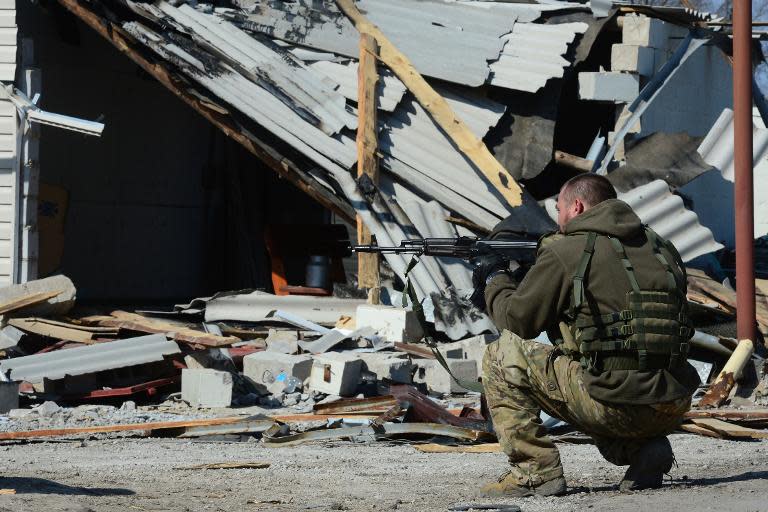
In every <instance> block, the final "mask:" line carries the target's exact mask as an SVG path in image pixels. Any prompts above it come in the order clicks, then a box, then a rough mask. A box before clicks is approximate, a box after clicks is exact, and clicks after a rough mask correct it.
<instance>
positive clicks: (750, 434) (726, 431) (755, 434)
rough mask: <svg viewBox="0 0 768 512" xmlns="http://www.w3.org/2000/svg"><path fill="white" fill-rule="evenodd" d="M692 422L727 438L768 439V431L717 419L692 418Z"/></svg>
mask: <svg viewBox="0 0 768 512" xmlns="http://www.w3.org/2000/svg"><path fill="white" fill-rule="evenodd" d="M690 421H691V423H693V424H694V425H698V426H700V427H703V428H707V429H709V430H712V431H714V432H717V433H718V434H720V435H723V436H727V437H739V438H749V439H768V430H758V429H754V428H749V427H742V426H741V425H735V424H733V423H728V422H726V421H722V420H718V419H715V418H692V419H691V420H690Z"/></svg>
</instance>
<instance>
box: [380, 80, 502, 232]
mask: <svg viewBox="0 0 768 512" xmlns="http://www.w3.org/2000/svg"><path fill="white" fill-rule="evenodd" d="M439 92H440V93H441V94H442V95H443V96H444V97H445V98H446V101H448V103H449V104H450V105H451V107H452V108H453V109H454V111H455V112H456V114H457V115H458V116H459V117H460V118H461V119H462V120H463V121H464V122H465V123H466V124H467V126H468V127H469V128H470V130H472V131H473V133H475V135H477V136H478V137H480V138H482V137H484V136H485V134H486V133H487V132H488V130H489V129H490V127H492V126H495V125H496V124H497V123H498V122H499V120H500V119H501V116H502V115H503V114H504V106H503V105H500V104H497V103H494V102H491V101H489V100H487V99H484V98H482V97H479V96H477V97H476V96H466V95H464V96H461V95H458V94H456V93H455V92H452V91H450V90H447V89H440V90H439ZM380 125H381V130H380V135H379V151H380V152H381V153H382V154H383V155H384V158H383V160H382V164H383V165H384V167H385V168H386V169H387V170H389V171H390V172H392V173H393V174H395V175H396V176H398V177H399V178H400V179H402V180H404V181H406V182H408V183H410V184H411V185H413V186H415V187H416V188H422V187H424V186H425V185H427V186H430V185H431V186H430V188H434V187H437V188H440V187H443V188H445V189H447V191H446V192H445V193H444V194H443V195H444V197H445V196H449V195H450V196H456V195H458V196H460V197H462V198H464V199H463V200H459V201H461V202H466V203H471V204H464V205H461V204H457V201H450V200H447V201H446V200H441V202H443V204H445V205H446V206H448V207H450V208H451V209H454V210H455V211H458V212H460V213H462V214H463V215H464V214H466V215H467V216H468V218H469V219H470V220H472V221H473V222H476V223H478V224H480V225H482V226H485V227H492V225H493V224H495V223H496V222H498V220H499V219H501V218H503V217H506V216H507V215H508V214H509V209H508V206H507V205H506V203H505V202H504V201H503V200H502V199H500V198H499V197H498V195H497V194H496V193H495V192H494V191H493V188H492V186H491V185H490V184H489V183H488V181H487V180H486V179H485V177H483V176H481V175H480V174H479V173H478V171H477V169H476V168H475V166H474V165H472V164H471V163H470V162H469V161H467V160H466V159H465V158H464V157H463V156H462V155H461V154H460V153H459V152H458V151H457V150H456V148H455V147H454V146H453V144H452V143H451V142H450V141H449V140H448V139H447V138H446V136H445V134H444V133H443V132H442V130H440V128H439V127H438V126H437V125H436V124H435V122H434V121H433V120H432V118H431V117H430V115H429V114H428V113H427V112H426V111H425V110H424V109H423V108H422V107H421V106H420V105H419V104H418V103H417V102H416V101H415V100H413V98H412V97H410V96H406V99H405V100H403V101H402V102H401V103H400V105H399V106H398V108H397V109H396V110H395V111H394V112H393V113H392V114H391V115H388V116H383V115H382V116H381V120H380ZM438 196H439V194H435V197H438ZM477 208H480V209H482V210H484V211H485V213H483V212H480V211H476V210H477ZM462 210H464V211H462ZM488 214H490V215H488Z"/></svg>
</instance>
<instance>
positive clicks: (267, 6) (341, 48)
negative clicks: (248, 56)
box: [224, 0, 515, 87]
mask: <svg viewBox="0 0 768 512" xmlns="http://www.w3.org/2000/svg"><path fill="white" fill-rule="evenodd" d="M357 6H358V8H359V9H360V10H361V11H362V12H363V13H364V14H365V15H366V16H367V17H368V19H370V20H371V21H372V22H373V23H375V24H376V25H377V26H378V27H379V28H380V29H381V31H382V32H383V33H384V34H385V35H386V36H387V37H388V38H389V39H390V40H391V41H392V43H393V44H394V45H395V46H397V48H399V49H400V50H401V51H402V52H403V53H404V54H405V55H407V56H408V58H409V59H410V60H411V61H412V62H413V64H414V66H415V67H416V69H417V70H418V71H419V72H420V73H422V74H423V75H426V76H429V77H433V78H439V79H442V80H447V81H449V82H454V83H458V84H463V85H469V86H473V87H478V86H481V85H483V84H484V83H485V81H486V79H487V78H488V75H489V69H488V61H491V60H495V59H497V58H498V57H499V54H500V53H501V48H502V46H503V44H504V42H503V41H502V40H501V39H500V38H501V36H502V35H504V34H506V33H509V32H510V31H511V30H512V26H513V25H514V23H515V16H514V15H510V16H498V15H497V13H496V12H495V11H492V10H488V9H478V8H476V7H474V6H470V5H463V4H460V3H455V2H444V1H442V0H421V1H419V2H413V1H412V0H361V1H360V2H358V4H357ZM250 11H251V13H250V14H249V15H248V16H247V17H242V16H238V15H233V14H224V16H229V17H233V18H234V19H236V22H238V23H240V24H241V25H242V26H243V27H244V28H246V29H248V30H251V31H256V32H262V33H265V34H267V35H269V36H270V37H275V38H278V39H283V40H286V41H290V42H293V43H296V44H301V45H303V46H308V47H310V48H314V49H318V50H324V51H329V52H334V53H338V54H341V55H346V56H349V57H355V58H357V56H358V54H359V42H358V41H359V35H358V32H357V30H356V29H355V28H354V26H353V25H352V24H351V22H350V21H349V20H348V19H347V18H346V16H344V15H343V14H342V13H341V12H340V11H339V10H338V7H337V6H336V4H335V3H334V2H329V1H325V2H317V1H312V0H299V1H297V2H291V3H289V2H276V1H270V2H262V3H258V4H253V5H252V6H250Z"/></svg>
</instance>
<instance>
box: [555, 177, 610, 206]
mask: <svg viewBox="0 0 768 512" xmlns="http://www.w3.org/2000/svg"><path fill="white" fill-rule="evenodd" d="M560 193H561V194H565V196H566V201H567V202H571V201H573V200H574V199H576V198H578V199H581V200H582V202H584V203H586V205H587V206H588V207H592V206H595V205H597V204H600V203H602V202H603V201H605V200H606V199H616V189H615V188H613V185H612V184H611V182H610V181H608V179H607V178H606V177H605V176H600V175H599V174H592V173H590V174H579V175H578V176H574V177H573V178H571V179H569V180H568V181H566V182H565V184H564V185H563V187H562V188H561V189H560Z"/></svg>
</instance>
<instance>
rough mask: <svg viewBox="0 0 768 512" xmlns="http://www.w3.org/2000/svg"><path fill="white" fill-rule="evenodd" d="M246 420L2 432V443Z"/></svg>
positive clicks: (232, 417)
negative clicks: (14, 440)
mask: <svg viewBox="0 0 768 512" xmlns="http://www.w3.org/2000/svg"><path fill="white" fill-rule="evenodd" d="M243 419H245V418H244V417H242V416H229V417H226V418H206V419H202V420H186V421H156V422H151V423H129V424H125V425H99V426H91V427H70V428H59V429H45V430H23V431H19V432H0V441H7V440H13V439H30V438H35V437H61V436H72V435H79V434H98V433H105V432H130V431H133V430H138V431H144V430H164V429H173V428H185V427H203V426H210V425H227V424H229V423H237V422H240V421H243Z"/></svg>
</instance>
